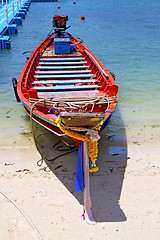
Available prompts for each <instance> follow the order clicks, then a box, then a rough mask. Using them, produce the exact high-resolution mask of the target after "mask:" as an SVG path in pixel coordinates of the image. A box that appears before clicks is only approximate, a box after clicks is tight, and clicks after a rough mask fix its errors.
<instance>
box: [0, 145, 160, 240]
mask: <svg viewBox="0 0 160 240" xmlns="http://www.w3.org/2000/svg"><path fill="white" fill-rule="evenodd" d="M112 146H113V144H112ZM116 148H117V149H121V150H119V152H118V151H117V152H115V153H114V154H113V153H110V154H109V153H107V152H108V148H106V150H103V151H102V149H100V154H99V159H101V158H102V159H101V160H102V161H100V160H99V162H98V165H99V168H100V170H99V172H97V173H96V174H91V176H90V183H91V198H92V204H93V215H94V218H95V220H96V222H97V223H96V224H95V225H88V224H87V223H86V222H85V221H84V220H83V218H82V212H83V194H82V193H74V173H75V166H76V161H73V159H74V157H76V152H75V153H72V155H68V156H65V157H62V158H60V159H59V160H57V161H55V162H52V163H49V164H46V163H43V164H42V166H37V164H36V162H37V161H38V160H40V159H41V156H40V154H39V153H38V151H37V150H36V148H27V149H26V148H25V149H24V148H21V149H1V150H0V158H1V169H0V191H1V194H0V206H1V212H0V225H1V226H2V227H1V231H0V239H3V240H6V239H12V240H13V239H15V240H18V239H26V240H27V239H40V238H39V236H38V234H37V230H38V231H39V233H40V235H41V236H42V239H44V240H45V239H47V240H50V239H71V240H72V239H82V236H83V238H84V239H87V240H88V239H110V240H112V239H113V240H115V239H119V240H121V239H128V240H132V239H137V240H138V239H142V240H143V239H153V240H158V239H159V236H160V206H159V201H160V188H159V181H160V162H159V157H158V156H159V145H155V144H154V145H152V144H143V145H142V144H140V145H137V144H129V145H127V149H126V146H117V143H116ZM126 150H127V152H126ZM104 154H105V155H104ZM102 156H103V157H102ZM74 160H75V159H74ZM48 166H49V167H48ZM45 167H47V168H46V169H45ZM2 193H5V194H7V196H8V197H9V199H11V200H12V201H14V203H15V204H16V205H17V206H18V208H20V210H22V211H23V213H24V215H23V214H22V213H21V212H20V211H19V209H17V208H16V207H15V205H13V203H12V202H10V201H9V200H8V199H7V198H6V197H5V196H4V195H2ZM26 217H27V219H29V220H30V221H31V222H32V224H34V227H33V226H32V225H31V224H30V223H29V222H28V220H27V219H26Z"/></svg>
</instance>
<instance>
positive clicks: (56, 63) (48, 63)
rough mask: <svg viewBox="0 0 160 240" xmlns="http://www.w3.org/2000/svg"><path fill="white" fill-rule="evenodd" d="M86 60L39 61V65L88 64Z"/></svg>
mask: <svg viewBox="0 0 160 240" xmlns="http://www.w3.org/2000/svg"><path fill="white" fill-rule="evenodd" d="M86 63H87V62H86V61H81V62H39V65H54V66H55V65H58V66H61V65H83V64H86Z"/></svg>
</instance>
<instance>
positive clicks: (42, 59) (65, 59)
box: [40, 57, 85, 62]
mask: <svg viewBox="0 0 160 240" xmlns="http://www.w3.org/2000/svg"><path fill="white" fill-rule="evenodd" d="M84 59H85V58H84V57H69V58H67V57H65V58H64V57H62V58H41V59H40V61H44V62H48V61H49V62H51V61H52V62H59V61H63V62H64V61H71V60H72V61H81V60H84Z"/></svg>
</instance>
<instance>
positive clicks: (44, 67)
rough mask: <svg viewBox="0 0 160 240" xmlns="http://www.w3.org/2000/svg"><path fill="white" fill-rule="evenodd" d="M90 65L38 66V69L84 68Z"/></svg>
mask: <svg viewBox="0 0 160 240" xmlns="http://www.w3.org/2000/svg"><path fill="white" fill-rule="evenodd" d="M88 67H89V66H87V65H83V66H56V67H55V66H37V69H40V70H41V69H42V70H45V69H46V70H54V69H84V68H88Z"/></svg>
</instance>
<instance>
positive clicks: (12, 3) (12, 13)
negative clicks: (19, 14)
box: [12, 1, 14, 17]
mask: <svg viewBox="0 0 160 240" xmlns="http://www.w3.org/2000/svg"><path fill="white" fill-rule="evenodd" d="M12 14H13V17H14V2H13V1H12Z"/></svg>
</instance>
